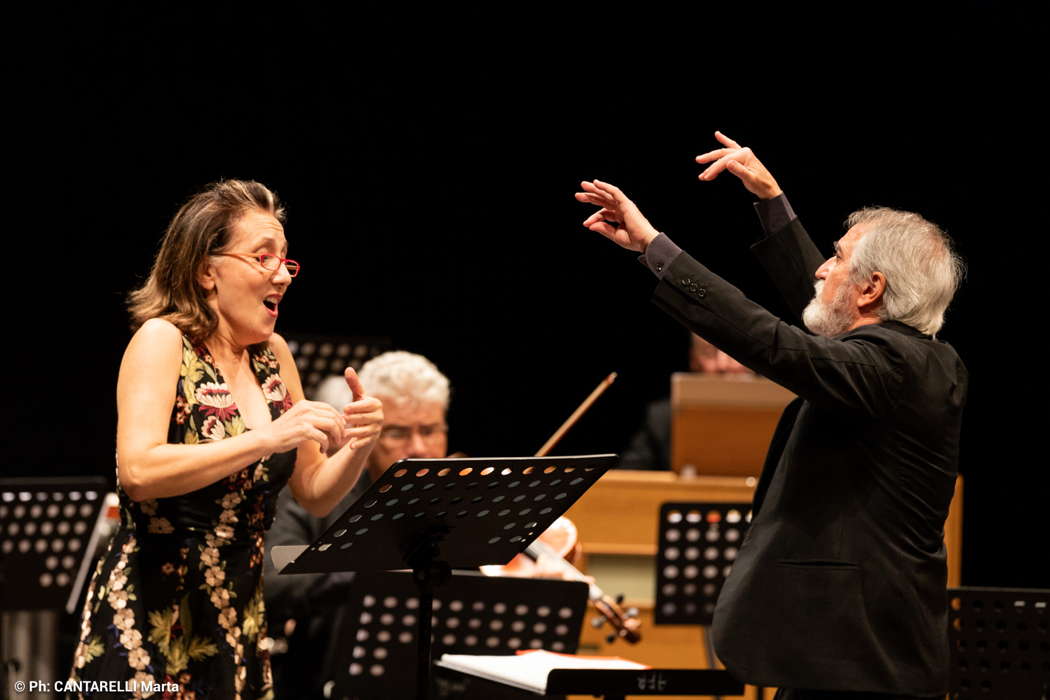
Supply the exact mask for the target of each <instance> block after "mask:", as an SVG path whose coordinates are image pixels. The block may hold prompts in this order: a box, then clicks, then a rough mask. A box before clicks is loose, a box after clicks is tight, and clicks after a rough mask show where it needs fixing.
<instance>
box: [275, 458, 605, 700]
mask: <svg viewBox="0 0 1050 700" xmlns="http://www.w3.org/2000/svg"><path fill="white" fill-rule="evenodd" d="M617 459H618V458H617V456H616V455H613V454H605V455H586V456H575V457H502V458H468V459H408V460H402V461H400V462H398V463H396V464H394V465H393V466H392V467H390V469H388V470H387V471H386V473H385V474H383V476H382V477H380V478H379V480H378V481H376V482H375V483H374V484H372V487H371V488H370V489H369V490H368V492H367V493H365V494H364V495H363V496H362V497H361V498H360V499H358V500H357V501H356V502H355V503H354V504H353V505H352V506H350V508H348V509H347V511H346V512H345V513H343V515H341V516H340V517H339V519H338V520H337V521H336V522H335V523H334V524H333V525H332V526H331V527H330V528H329V529H328V530H327V531H326V532H325V533H324V534H323V535H321V536H320V537H319V538H317V540H316V541H315V542H314V543H313V544H311V545H309V546H304V547H294V546H292V547H274V548H273V549H272V552H273V557H274V562H275V563H276V564H277V568H278V569H279V570H280V572H281V573H282V574H312V573H329V572H332V571H383V570H392V569H405V568H406V567H407V568H410V569H412V573H413V579H414V580H415V582H416V585H417V587H418V592H419V605H420V608H421V609H423V610H426V609H428V608H429V607H430V606H431V605H432V603H433V600H434V586H435V585H438V584H440V583H442V582H443V581H445V580H447V578H448V576H449V573H450V571H451V569H477V568H478V567H479V566H483V565H485V564H506V563H507V562H509V561H510V560H511V559H513V558H514V556H515V555H516V554H518V553H520V552H521V551H523V550H524V549H525V547H527V546H528V545H529V543H530V542H532V541H533V540H534V539H536V537H537V536H538V535H539V534H540V533H541V532H543V531H544V530H546V529H547V528H548V527H550V525H551V523H553V522H554V521H555V520H556V519H557V518H558V517H559V516H561V515H562V514H563V513H564V512H565V511H566V510H568V509H569V507H570V506H572V504H573V503H575V502H576V501H577V499H579V498H580V496H582V495H583V494H584V493H585V492H586V491H587V489H589V488H590V487H591V486H592V485H593V484H594V483H595V482H596V481H597V480H598V479H599V477H601V475H602V474H604V473H605V471H606V470H607V469H609V468H610V467H612V466H613V465H614V464H616V461H617ZM288 561H290V563H287V564H285V562H288ZM417 625H418V629H417V633H416V639H417V640H419V644H418V645H417V647H418V653H417V659H416V677H417V690H416V696H417V698H420V700H423V699H425V698H427V697H428V696H429V688H430V676H431V665H432V661H431V648H430V647H431V620H430V615H419V616H418V620H417Z"/></svg>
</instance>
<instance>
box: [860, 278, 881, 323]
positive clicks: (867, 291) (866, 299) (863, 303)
mask: <svg viewBox="0 0 1050 700" xmlns="http://www.w3.org/2000/svg"><path fill="white" fill-rule="evenodd" d="M885 293H886V275H884V274H882V273H881V272H879V271H877V270H876V271H875V272H873V273H871V277H869V278H868V280H867V281H866V282H865V283H864V284H863V286H861V288H860V295H859V296H858V297H857V310H858V311H860V312H861V313H864V312H867V311H871V310H872V309H874V308H876V307H877V306H879V305H880V304H882V297H883V295H884V294H885Z"/></svg>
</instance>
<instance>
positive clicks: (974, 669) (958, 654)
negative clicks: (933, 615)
mask: <svg viewBox="0 0 1050 700" xmlns="http://www.w3.org/2000/svg"><path fill="white" fill-rule="evenodd" d="M1048 608H1050V590H1039V589H1021V588H972V587H964V588H949V589H948V644H949V648H950V650H951V672H950V674H949V688H950V691H949V692H950V693H951V697H952V698H953V699H957V700H966V699H967V698H1018V699H1020V698H1033V699H1035V698H1046V697H1048V694H1050V609H1048Z"/></svg>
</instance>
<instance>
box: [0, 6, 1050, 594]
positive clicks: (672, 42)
mask: <svg viewBox="0 0 1050 700" xmlns="http://www.w3.org/2000/svg"><path fill="white" fill-rule="evenodd" d="M670 7H671V6H666V7H665V6H661V5H659V4H652V3H650V4H646V5H644V6H642V5H640V4H639V5H637V6H633V7H631V8H630V9H625V8H615V7H613V6H611V5H605V6H593V5H586V6H585V5H568V6H565V5H559V6H555V5H551V6H545V5H542V4H538V5H528V6H525V5H519V6H515V7H514V8H509V7H504V8H502V9H495V8H494V7H484V8H483V7H480V6H479V7H475V8H472V9H469V8H468V9H465V8H462V7H460V8H453V7H451V6H441V5H434V4H431V5H427V6H425V7H413V6H410V5H392V4H387V3H382V4H380V3H357V4H353V5H348V6H342V7H338V8H337V7H334V6H332V7H329V6H316V5H297V6H296V8H295V9H291V8H286V9H285V10H282V11H279V12H274V11H270V10H264V9H262V8H261V7H254V8H250V9H249V8H247V7H242V8H232V7H227V6H225V5H215V4H210V5H207V6H199V7H194V6H192V5H186V4H183V3H180V4H177V5H176V4H168V5H158V4H150V6H149V8H148V9H146V6H144V5H143V6H140V5H132V4H109V5H106V4H93V5H91V6H90V7H78V8H62V9H60V8H54V7H52V8H48V9H46V10H40V11H38V12H39V16H37V17H34V18H33V19H32V20H27V22H26V24H25V26H24V27H21V26H20V25H18V26H16V29H17V30H19V31H15V33H16V34H22V37H21V38H24V39H26V40H25V41H24V42H20V43H19V44H18V46H19V48H18V49H17V50H16V52H15V53H16V56H15V57H14V59H13V64H12V65H13V66H14V67H15V69H16V70H15V73H16V77H15V82H14V83H13V84H12V86H11V88H10V90H9V97H11V98H12V99H11V101H10V102H9V109H10V111H11V112H12V113H13V114H15V115H16V116H17V117H18V119H17V123H18V126H17V128H11V129H10V130H9V134H8V135H9V144H8V145H9V149H8V150H9V152H11V153H13V154H14V155H15V157H14V158H13V159H11V160H10V161H9V163H10V167H11V174H12V175H14V176H15V178H16V179H17V183H18V184H17V186H16V187H14V188H11V189H10V190H9V191H8V195H9V196H8V202H7V207H6V209H7V215H8V216H7V217H6V218H7V222H8V224H9V227H10V228H9V229H8V240H9V241H12V242H13V243H14V244H15V245H14V248H13V250H12V251H11V255H12V256H13V257H14V258H15V260H16V263H15V265H14V268H15V276H14V279H13V280H11V282H12V284H11V285H10V288H9V289H8V294H7V305H6V306H7V308H8V311H9V315H8V319H9V322H8V324H7V331H8V345H9V347H12V348H13V349H14V351H15V352H14V355H13V360H12V364H11V365H10V372H9V375H10V377H9V380H8V382H7V386H8V388H9V389H10V390H11V394H10V398H8V399H6V400H5V401H4V402H3V403H4V404H5V409H4V410H5V413H6V412H8V411H11V413H10V418H9V419H5V421H4V423H5V425H6V426H8V429H7V430H6V431H5V432H7V438H6V439H5V440H4V446H3V449H4V453H3V464H4V469H5V472H6V473H11V474H40V473H52V474H61V473H103V474H112V472H113V460H112V455H113V435H114V430H115V418H116V416H115V401H114V389H113V387H114V382H115V377H116V372H117V368H118V365H119V362H120V356H121V353H122V350H123V347H124V344H125V343H126V342H127V339H128V337H129V336H128V331H127V321H126V314H125V312H124V309H123V304H122V299H123V296H124V295H125V293H126V292H127V291H128V290H129V289H130V288H132V287H133V286H134V285H136V284H137V283H138V282H139V281H141V279H142V278H143V275H144V274H145V273H146V271H147V269H148V266H149V263H150V260H151V256H152V254H153V252H154V251H155V248H156V245H157V243H158V241H159V238H160V235H161V233H162V231H163V228H164V226H165V224H166V222H167V220H168V219H169V218H170V217H171V215H172V214H173V213H174V211H175V210H176V208H177V206H178V204H179V203H180V202H181V201H183V200H184V199H185V198H186V197H187V196H188V195H189V194H191V193H192V192H194V191H196V190H197V189H199V188H200V187H201V186H203V185H204V184H205V183H207V182H209V181H212V180H215V179H217V178H220V177H242V178H255V179H258V180H261V181H263V182H265V183H267V184H268V185H270V186H271V187H273V188H274V189H276V190H277V191H278V192H279V193H280V195H281V196H282V198H283V199H284V200H285V201H286V203H287V205H288V210H289V222H288V225H287V235H288V239H289V242H290V254H291V255H292V257H294V258H296V259H298V260H300V261H301V262H302V264H303V273H302V275H301V277H299V278H298V279H297V280H296V281H295V283H294V284H293V286H292V288H291V292H290V294H289V296H288V297H287V299H286V301H285V302H284V303H282V307H281V312H282V315H281V319H280V322H279V326H278V330H281V331H285V332H294V331H300V332H318V333H347V334H363V335H385V336H390V337H391V338H392V339H393V340H394V342H395V344H396V345H397V346H398V347H402V348H405V349H409V350H414V351H417V352H421V353H423V354H425V355H427V356H428V357H430V358H432V359H433V360H434V361H435V362H436V363H437V364H438V366H439V367H441V368H442V369H443V370H444V371H445V373H446V374H448V376H449V377H450V378H451V380H452V383H453V386H454V396H453V404H452V410H451V415H450V418H451V426H452V436H451V447H452V448H453V449H458V450H463V451H466V452H468V453H469V454H472V455H479V456H480V455H496V454H499V455H517V454H532V453H533V452H534V451H535V450H536V449H537V448H538V447H539V446H540V445H541V444H542V443H543V441H544V440H545V439H546V437H547V436H548V435H549V434H550V433H551V432H552V431H553V430H554V429H555V428H556V427H557V426H558V425H559V424H560V422H561V421H562V420H563V419H564V418H565V416H566V415H568V413H569V412H570V411H571V410H572V409H573V408H574V407H575V405H576V404H577V403H578V402H579V401H580V400H581V399H582V398H583V397H584V396H585V395H586V394H587V393H588V392H589V391H590V390H591V388H592V387H593V386H594V385H595V384H596V383H597V382H598V381H599V380H600V379H601V378H602V377H604V376H605V374H607V373H608V372H609V371H611V370H617V371H619V372H620V375H621V378H620V380H619V381H618V382H617V384H616V385H614V387H613V389H611V390H610V391H609V392H608V394H607V395H606V396H605V397H604V398H603V399H602V400H601V402H599V404H598V405H597V406H596V407H595V408H594V409H593V410H592V411H591V412H590V413H589V414H588V416H587V417H586V418H585V419H584V420H583V421H582V422H581V423H580V424H579V425H578V426H577V428H576V429H575V430H574V431H573V432H572V433H570V434H569V436H568V437H567V438H566V439H565V441H564V443H563V445H562V447H561V448H560V450H561V451H564V452H566V453H583V452H599V451H610V450H620V449H622V447H623V446H624V444H625V443H626V440H627V436H628V435H629V433H630V432H631V430H632V429H633V427H634V426H635V425H636V424H637V423H638V422H639V420H640V419H641V416H642V409H643V405H644V402H645V401H647V400H651V399H653V398H656V397H658V396H659V395H661V394H664V393H666V392H667V390H668V383H667V376H668V374H669V373H670V372H671V371H674V370H677V369H681V368H682V367H683V366H684V363H685V352H686V337H685V334H684V332H683V331H681V330H680V329H679V328H677V327H676V326H675V324H674V323H673V322H671V321H670V320H669V319H667V318H666V317H664V316H663V315H662V314H661V313H660V312H659V311H658V310H656V309H655V307H653V306H652V305H651V304H649V302H648V296H649V293H650V291H651V289H652V286H653V280H652V278H651V275H649V273H648V272H647V271H646V270H644V269H643V268H642V267H641V266H639V265H637V264H636V263H635V262H634V261H633V256H632V255H631V254H629V253H626V252H624V251H621V250H619V249H617V248H616V247H615V246H613V245H612V244H610V243H608V242H606V241H604V240H603V239H601V238H600V237H599V236H597V235H596V234H592V233H590V232H587V231H585V230H584V229H582V228H581V227H580V226H579V222H580V221H581V220H582V219H583V218H584V217H585V216H586V215H587V213H588V211H587V208H586V207H583V206H582V205H579V204H577V203H576V202H575V201H574V200H573V197H572V194H573V192H574V191H575V190H576V185H577V181H578V180H579V179H582V178H593V177H599V178H602V179H605V180H607V181H611V182H614V183H617V184H619V185H620V186H621V187H623V188H624V189H625V190H626V191H627V192H628V193H629V194H630V195H632V196H633V197H634V198H635V199H636V201H637V202H638V203H639V204H640V206H641V207H642V209H643V211H645V212H646V213H647V214H648V215H649V217H650V218H651V220H653V222H654V223H655V224H656V225H657V226H658V227H660V228H662V229H663V230H666V231H668V232H669V233H671V234H672V235H673V237H674V238H675V240H676V241H678V242H679V243H680V244H681V245H683V246H684V247H685V248H687V249H688V250H690V252H692V253H693V254H694V255H695V256H696V257H698V258H699V259H701V260H703V261H705V262H707V263H708V264H709V265H710V266H711V267H712V268H713V269H714V270H716V271H718V272H720V273H721V274H723V275H724V276H725V277H727V278H729V279H730V280H732V281H734V282H736V283H738V284H739V285H740V286H741V287H742V288H743V289H744V290H745V291H746V292H747V293H748V294H750V295H751V296H752V297H753V298H755V299H757V300H758V301H760V302H762V303H764V304H767V305H768V306H769V307H770V308H771V309H773V310H775V311H779V310H781V309H780V307H779V306H778V301H777V299H776V297H775V295H774V294H773V293H772V289H771V288H770V287H769V286H768V284H767V283H766V282H765V280H764V278H763V277H762V276H761V275H760V274H759V272H758V270H757V269H756V267H755V266H754V265H753V264H752V263H751V261H750V259H749V256H748V253H747V245H748V244H749V243H750V242H751V240H752V238H753V236H754V234H755V232H756V231H757V222H756V220H755V218H754V215H753V214H752V212H751V205H750V203H749V201H750V199H749V197H748V196H747V195H746V193H745V192H743V190H742V188H741V187H740V186H739V185H738V184H737V183H736V182H735V181H730V180H729V179H726V180H725V181H719V182H716V183H699V182H697V181H696V179H695V175H696V173H697V168H696V166H695V164H694V163H693V161H692V158H693V156H694V155H696V154H697V153H700V152H702V151H703V150H707V149H708V148H709V147H711V145H712V144H713V140H712V136H711V134H712V132H713V131H714V130H715V129H721V130H723V131H725V132H727V133H729V134H730V135H732V136H734V137H735V138H737V139H738V140H740V141H742V142H745V143H747V144H749V145H751V146H753V147H754V148H755V150H756V152H757V153H758V154H759V155H760V156H761V157H762V158H763V160H764V161H765V162H766V163H767V164H768V165H769V167H770V168H771V169H772V170H773V172H774V173H775V174H776V175H777V177H778V179H779V181H780V182H781V184H782V185H783V186H784V188H785V190H786V191H787V192H788V194H789V196H790V197H791V199H792V202H793V204H794V206H795V208H796V210H797V211H799V212H800V213H801V214H802V216H803V218H804V220H805V221H806V223H807V227H808V228H809V230H810V231H811V233H813V234H814V236H815V238H816V239H817V240H818V243H820V244H821V245H823V246H825V247H827V246H828V244H829V243H830V241H831V240H833V239H834V238H837V237H838V236H839V235H840V234H841V232H842V231H841V221H842V219H843V218H844V217H845V215H846V214H848V213H849V212H850V211H852V210H853V209H855V208H858V207H860V206H863V205H867V204H875V203H878V204H887V205H890V206H896V207H900V208H905V209H915V210H918V211H920V212H922V213H923V214H925V215H926V216H928V217H930V218H931V219H933V220H934V221H937V222H938V223H940V224H942V225H943V226H944V227H945V228H947V229H948V230H949V232H950V233H952V234H953V235H954V237H955V238H956V240H957V242H958V245H959V248H960V250H961V252H962V254H963V255H964V256H965V257H966V258H967V260H968V263H969V277H968V280H967V281H966V283H965V286H964V287H963V289H962V291H961V292H960V294H959V296H958V297H957V301H956V303H955V305H954V307H953V308H952V309H951V311H950V317H949V320H948V323H947V325H946V328H945V330H944V332H943V334H942V337H943V338H945V339H946V340H948V341H949V342H952V343H953V344H955V345H956V347H957V348H958V349H959V351H960V353H961V354H962V356H963V358H964V360H965V361H966V362H967V364H968V365H969V367H970V370H971V374H972V390H971V394H970V405H969V408H968V410H967V416H966V432H965V443H964V455H963V457H964V461H963V465H962V469H963V473H964V475H965V476H966V478H967V487H966V489H967V492H966V501H965V503H966V507H965V511H964V512H965V530H964V538H965V549H964V562H963V564H964V569H963V573H964V581H965V582H966V583H968V584H973V585H978V584H984V585H1018V586H1026V585H1027V586H1031V585H1042V586H1047V585H1050V580H1048V578H1047V576H1046V574H1045V572H1043V571H1042V568H1041V565H1042V563H1043V562H1042V560H1043V559H1045V548H1046V545H1045V532H1046V528H1045V526H1043V525H1042V519H1041V518H1040V517H1039V511H1040V509H1041V508H1042V507H1043V500H1044V494H1045V491H1041V490H1040V489H1039V488H1037V487H1034V486H1033V479H1036V477H1037V475H1039V474H1040V472H1041V471H1042V468H1040V467H1038V464H1041V463H1045V458H1040V456H1039V455H1038V454H1037V453H1036V449H1037V448H1039V447H1040V443H1041V440H1040V439H1039V433H1038V432H1037V431H1038V429H1039V428H1041V427H1042V426H1040V425H1038V423H1037V420H1036V419H1037V418H1038V417H1042V416H1045V413H1046V412H1045V410H1042V411H1036V410H1033V409H1031V408H1030V407H1029V406H1026V405H1025V399H1026V397H1031V396H1040V395H1041V394H1044V393H1045V388H1046V381H1045V379H1044V373H1043V372H1041V371H1040V370H1039V369H1038V368H1037V367H1036V366H1035V362H1036V361H1037V359H1038V357H1037V356H1034V353H1033V352H1032V351H1031V350H1029V348H1030V347H1031V341H1032V339H1033V337H1034V338H1037V337H1038V336H1037V335H1033V330H1034V329H1035V328H1037V327H1038V326H1039V325H1041V324H1039V323H1038V321H1037V317H1034V316H1035V314H1036V313H1038V312H1039V310H1040V307H1041V306H1042V299H1041V297H1040V296H1038V295H1037V294H1036V293H1035V292H1034V291H1033V290H1034V286H1035V285H1033V284H1031V282H1034V280H1035V279H1037V277H1038V274H1037V273H1035V272H1034V271H1033V269H1032V266H1033V264H1035V262H1036V258H1035V253H1034V251H1033V250H1032V243H1033V241H1035V240H1037V239H1039V238H1041V237H1042V236H1043V235H1044V234H1043V232H1042V230H1041V229H1042V228H1043V227H1044V226H1043V224H1044V222H1043V221H1042V219H1045V214H1044V213H1043V212H1044V210H1045V205H1044V204H1043V196H1042V189H1043V188H1045V186H1046V177H1045V175H1043V174H1042V167H1043V165H1042V162H1041V160H1042V159H1041V155H1040V153H1041V152H1040V150H1039V149H1038V148H1037V146H1036V141H1037V139H1038V137H1039V136H1040V135H1041V133H1040V132H1041V130H1042V129H1043V125H1042V124H1037V113H1036V112H1035V109H1034V104H1033V99H1034V98H1033V95H1034V94H1035V93H1037V92H1038V91H1039V89H1040V88H1038V87H1037V86H1038V85H1039V84H1040V82H1045V80H1043V79H1040V82H1037V81H1036V73H1037V62H1036V54H1037V51H1038V45H1037V44H1036V42H1037V40H1038V39H1037V38H1038V37H1043V36H1045V24H1043V22H1042V18H1041V17H1036V16H1035V15H1033V14H1031V13H1029V12H1026V11H1019V10H1012V9H1002V8H1000V7H997V6H993V5H992V4H991V3H972V2H971V3H955V4H952V5H951V6H948V5H945V6H943V7H941V6H932V5H931V6H927V7H926V9H924V10H922V11H921V13H919V12H917V11H916V10H914V9H902V8H895V7H893V6H892V5H885V4H881V3H880V4H874V3H873V4H870V5H868V6H857V8H856V9H854V10H851V11H850V12H849V13H848V14H845V13H844V12H843V11H841V10H839V11H836V12H835V13H831V14H829V13H828V12H827V11H817V10H807V11H799V10H795V11H794V12H792V13H788V12H787V11H784V10H776V11H774V10H770V9H766V8H763V7H761V6H748V7H747V8H746V9H745V10H742V11H737V12H735V13H734V14H733V15H732V16H730V15H729V14H727V11H726V10H725V9H724V8H717V7H714V6H709V5H705V6H703V7H694V8H691V9H681V8H679V9H674V10H671V9H669V8H670ZM22 29H24V30H25V31H24V32H23V31H20V30H22ZM12 312H13V313H12ZM1037 482H1038V479H1037Z"/></svg>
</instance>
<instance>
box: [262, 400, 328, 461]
mask: <svg viewBox="0 0 1050 700" xmlns="http://www.w3.org/2000/svg"><path fill="white" fill-rule="evenodd" d="M345 426H346V420H345V419H344V418H343V416H342V415H341V414H340V413H339V411H337V410H335V409H334V408H332V407H331V406H329V405H328V404H326V403H323V402H321V401H305V400H304V401H299V402H297V403H296V404H295V405H294V406H292V407H291V408H290V409H288V410H287V411H285V412H284V414H283V415H282V416H281V417H280V418H278V419H277V420H275V421H273V422H272V423H270V425H269V426H268V427H266V428H262V429H260V430H265V431H267V432H268V433H269V435H268V437H269V439H270V442H271V448H272V449H273V451H274V452H287V451H288V450H292V449H295V448H296V447H298V446H299V445H300V444H301V443H303V442H306V441H307V440H313V441H314V442H316V443H317V444H318V445H320V446H321V451H322V452H326V453H327V452H329V451H334V450H337V449H339V447H341V446H342V445H343V444H344V443H345V442H346V440H347V438H346V436H345V433H346V430H345ZM333 448H334V449H333Z"/></svg>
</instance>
